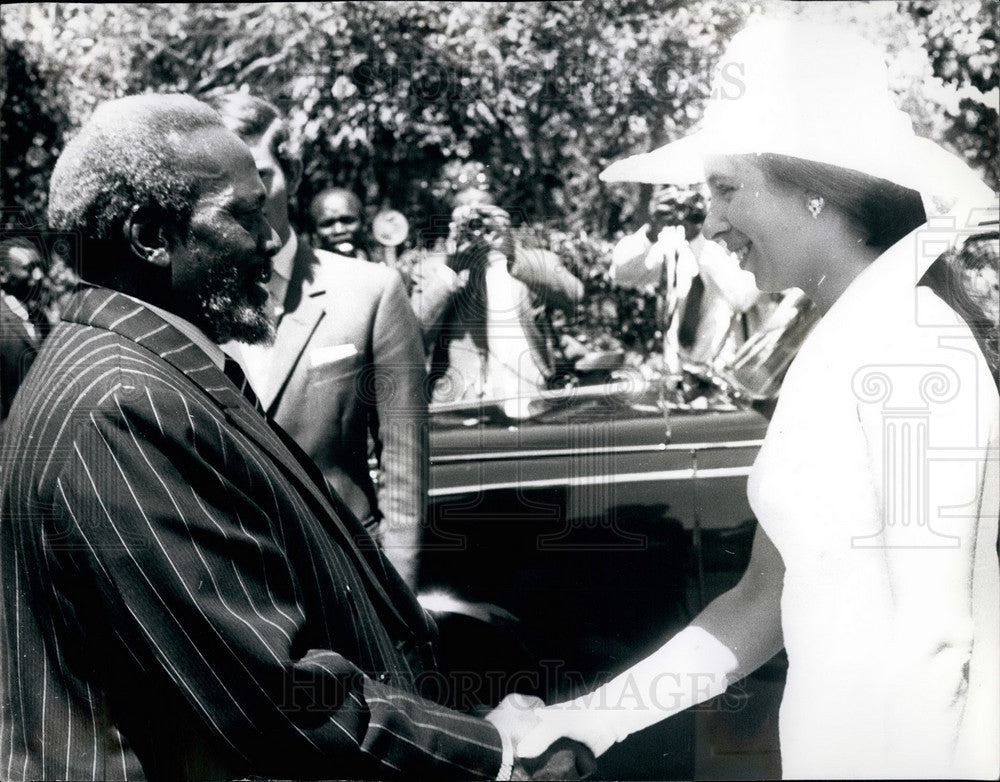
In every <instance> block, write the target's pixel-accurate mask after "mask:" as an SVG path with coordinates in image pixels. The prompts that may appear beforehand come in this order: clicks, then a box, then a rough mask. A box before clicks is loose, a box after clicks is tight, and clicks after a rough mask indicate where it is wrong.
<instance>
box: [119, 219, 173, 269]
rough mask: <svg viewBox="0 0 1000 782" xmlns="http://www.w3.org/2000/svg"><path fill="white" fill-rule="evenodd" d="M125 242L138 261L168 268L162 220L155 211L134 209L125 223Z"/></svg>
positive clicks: (168, 258) (168, 261)
mask: <svg viewBox="0 0 1000 782" xmlns="http://www.w3.org/2000/svg"><path fill="white" fill-rule="evenodd" d="M125 240H126V241H127V242H128V243H129V248H130V249H131V250H132V253H133V254H134V255H135V256H136V257H137V258H139V259H140V260H142V261H145V262H146V263H150V264H152V265H153V266H157V267H159V268H163V269H165V268H167V267H168V266H170V251H169V249H168V247H167V239H166V231H165V230H164V224H163V219H162V218H161V217H160V216H159V215H157V214H156V212H155V210H152V209H148V208H142V207H135V209H133V210H132V214H131V215H130V216H129V219H128V220H127V221H126V223H125Z"/></svg>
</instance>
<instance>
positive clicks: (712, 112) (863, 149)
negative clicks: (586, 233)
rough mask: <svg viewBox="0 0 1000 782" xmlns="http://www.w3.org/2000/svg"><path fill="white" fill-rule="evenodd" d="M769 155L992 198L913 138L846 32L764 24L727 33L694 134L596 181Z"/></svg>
mask: <svg viewBox="0 0 1000 782" xmlns="http://www.w3.org/2000/svg"><path fill="white" fill-rule="evenodd" d="M764 152H769V153H776V154H780V155H787V156H790V157H798V158H804V159H806V160H812V161H817V162H820V163H827V164H830V165H834V166H840V167H843V168H848V169H853V170H855V171H860V172H862V173H865V174H868V175H870V176H874V177H879V178H882V179H887V180H889V181H890V182H895V183H897V184H900V185H902V186H904V187H908V188H911V189H913V190H917V191H918V192H920V193H924V194H928V195H940V196H945V197H959V198H962V199H963V200H964V199H967V198H971V199H983V200H989V199H991V198H992V196H993V193H992V191H991V190H990V189H989V188H988V187H987V186H986V185H985V184H984V183H983V182H982V180H981V179H980V178H979V177H978V176H977V175H976V174H975V172H973V171H972V169H971V168H969V166H968V165H967V164H966V163H965V162H964V161H962V160H961V159H959V158H958V157H957V156H955V155H953V154H951V153H949V152H947V151H946V150H944V149H942V148H941V147H939V146H938V145H937V144H935V143H933V142H932V141H929V140H928V139H924V138H920V137H918V136H917V135H916V134H915V133H914V131H913V125H912V123H911V121H910V118H909V116H908V115H906V114H905V113H904V112H902V111H900V110H899V109H897V108H896V106H895V104H894V102H893V98H892V94H891V92H890V90H889V79H888V69H887V68H886V64H885V60H884V58H883V55H882V54H881V53H880V52H879V50H878V49H877V48H876V47H875V46H874V45H872V44H871V43H869V42H868V41H866V40H865V39H864V38H861V37H860V36H858V35H856V34H855V33H853V32H850V31H847V30H843V29H839V28H835V27H830V26H826V25H819V24H816V23H813V22H804V21H801V20H768V21H760V22H757V23H756V24H753V25H751V26H748V27H747V28H746V29H744V30H743V31H741V32H740V33H738V34H737V35H735V36H734V37H733V39H732V42H731V43H730V45H729V48H728V49H727V51H726V53H725V54H724V55H723V57H722V59H721V61H720V63H719V66H718V68H717V70H716V73H715V78H714V80H713V89H712V93H711V96H710V98H709V100H708V104H707V106H706V108H705V113H704V117H703V120H702V122H701V123H700V127H699V128H698V129H696V130H695V131H694V132H693V133H692V134H691V135H689V136H687V137H686V138H683V139H680V140H678V141H675V142H672V143H670V144H667V145H666V146H663V147H660V148H659V149H656V150H653V151H652V152H646V153H643V154H639V155H633V156H632V157H629V158H625V159H623V160H619V161H617V162H616V163H613V164H612V165H611V166H609V167H608V168H607V169H605V170H604V171H603V172H602V173H601V179H602V180H603V181H605V182H647V183H652V184H691V183H694V182H700V181H703V179H704V171H703V160H704V158H705V157H706V156H707V155H713V154H753V153H764Z"/></svg>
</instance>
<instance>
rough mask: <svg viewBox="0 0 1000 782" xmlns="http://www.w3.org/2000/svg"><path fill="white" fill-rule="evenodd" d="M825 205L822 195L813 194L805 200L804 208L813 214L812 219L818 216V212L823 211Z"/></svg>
mask: <svg viewBox="0 0 1000 782" xmlns="http://www.w3.org/2000/svg"><path fill="white" fill-rule="evenodd" d="M825 205H826V200H825V199H824V198H823V196H813V197H812V198H810V199H809V200H808V201H806V208H807V209H808V210H809V214H811V215H812V216H813V220H815V219H816V218H817V217H819V213H820V212H822V211H823V207H824V206H825Z"/></svg>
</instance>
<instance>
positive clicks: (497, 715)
mask: <svg viewBox="0 0 1000 782" xmlns="http://www.w3.org/2000/svg"><path fill="white" fill-rule="evenodd" d="M607 716H608V715H606V714H604V715H602V714H601V712H600V710H595V709H588V708H586V707H585V706H583V705H582V704H581V703H580V702H579V701H578V700H577V701H567V702H566V703H559V704H554V705H552V706H546V705H545V703H544V701H542V700H541V699H540V698H536V697H534V696H530V695H518V694H514V695H508V696H507V697H506V698H504V699H503V700H502V701H501V702H500V705H499V706H497V707H496V708H495V709H493V711H491V712H490V713H489V714H487V715H486V719H487V721H489V722H491V723H492V724H493V725H494V727H496V729H497V730H498V731H499V732H500V735H501V737H502V739H503V741H504V744H505V746H507V744H508V742H509V745H510V747H511V748H512V749H513V768H512V769H511V770H510V772H511V775H510V777H509V778H510V779H514V780H550V779H567V780H568V779H586V778H587V777H589V776H590V775H591V774H593V773H594V771H595V770H596V768H597V764H596V761H595V759H596V757H597V756H598V755H601V754H603V753H604V752H606V751H607V750H608V748H609V747H611V745H612V744H614V743H615V742H616V741H618V740H619V737H618V736H617V735H616V734H615V733H614V732H613V731H612V729H611V727H610V726H609V725H608V724H607ZM602 717H603V719H602ZM504 771H507V769H506V768H504V769H502V770H501V776H500V777H499V778H500V779H503V778H505V776H504V773H503V772H504Z"/></svg>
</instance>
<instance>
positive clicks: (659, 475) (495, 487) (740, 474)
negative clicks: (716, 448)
mask: <svg viewBox="0 0 1000 782" xmlns="http://www.w3.org/2000/svg"><path fill="white" fill-rule="evenodd" d="M750 469H751V468H750V467H749V466H747V467H715V468H709V469H704V470H695V469H693V468H692V469H686V470H661V471H659V472H631V473H621V474H615V475H607V474H605V475H587V476H579V477H575V478H545V479H542V480H535V481H505V482H501V483H480V484H474V485H471V486H449V487H447V488H442V489H430V490H429V491H428V492H427V496H428V497H449V496H453V495H456V494H476V493H479V492H483V491H500V490H502V489H547V488H551V487H553V486H602V485H606V484H609V483H648V482H651V481H688V480H692V479H693V478H695V477H697V478H699V479H700V478H745V477H746V476H748V475H749V474H750Z"/></svg>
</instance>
